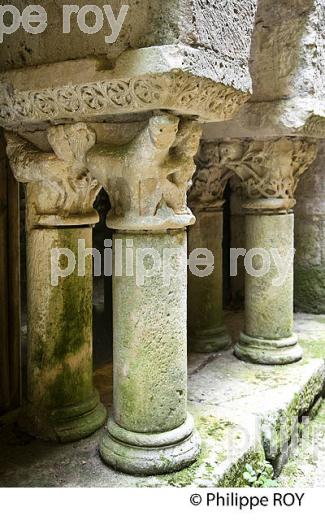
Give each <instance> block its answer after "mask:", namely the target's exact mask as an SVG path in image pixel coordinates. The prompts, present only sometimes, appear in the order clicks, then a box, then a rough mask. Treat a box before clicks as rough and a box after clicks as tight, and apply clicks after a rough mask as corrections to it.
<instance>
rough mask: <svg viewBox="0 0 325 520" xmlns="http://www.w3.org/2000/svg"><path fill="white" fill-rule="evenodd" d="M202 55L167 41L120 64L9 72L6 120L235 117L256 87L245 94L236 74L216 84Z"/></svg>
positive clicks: (1, 109) (0, 111) (2, 78)
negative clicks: (189, 61) (166, 113)
mask: <svg viewBox="0 0 325 520" xmlns="http://www.w3.org/2000/svg"><path fill="white" fill-rule="evenodd" d="M189 52H192V53H194V56H193V60H194V62H195V63H197V65H198V70H196V69H195V71H194V70H193V72H191V67H190V66H188V67H187V68H186V67H185V64H184V60H185V55H186V56H187V55H188V53H189ZM201 54H202V53H200V52H199V51H194V50H193V49H191V47H187V46H173V45H166V46H162V47H151V48H147V49H141V50H140V49H138V50H130V51H126V52H124V53H122V55H121V56H120V57H119V58H118V59H117V61H116V63H115V66H114V68H113V69H110V68H107V66H106V67H105V66H104V65H103V63H102V62H101V61H100V60H99V59H96V58H93V59H90V58H89V59H82V60H74V61H68V62H61V63H53V64H48V65H41V66H39V67H29V68H25V69H20V70H13V71H9V72H5V73H3V74H0V125H1V126H3V127H4V128H7V129H15V128H18V127H21V126H22V125H23V126H24V127H25V128H26V127H27V126H30V127H32V126H33V125H39V124H40V123H51V124H60V123H61V124H62V122H63V121H65V122H66V123H72V122H74V121H92V120H94V119H95V118H98V117H100V118H104V117H109V116H116V115H123V114H135V113H141V112H151V111H154V110H170V111H174V112H177V113H178V114H182V115H188V116H192V117H199V118H201V119H202V120H207V121H223V120H225V119H230V118H231V117H233V115H234V113H235V112H237V111H238V110H239V109H240V107H241V106H242V105H243V103H245V102H246V101H247V100H248V98H249V97H250V92H249V89H248V86H245V89H244V91H243V90H242V89H241V88H242V87H240V86H238V89H237V88H236V86H233V85H237V83H236V81H235V79H234V81H230V79H229V80H227V81H225V83H222V82H221V80H220V82H218V81H215V80H214V79H213V77H214V76H213V74H208V72H207V70H209V67H208V64H207V63H206V62H205V61H204V62H203V63H201V61H200V60H201V59H202V56H201ZM199 65H201V66H200V67H199ZM206 74H207V75H206ZM246 87H247V90H246Z"/></svg>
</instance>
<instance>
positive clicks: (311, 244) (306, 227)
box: [294, 141, 325, 314]
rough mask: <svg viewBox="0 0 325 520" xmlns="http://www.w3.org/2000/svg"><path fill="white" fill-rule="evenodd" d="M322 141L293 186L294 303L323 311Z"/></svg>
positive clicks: (324, 215) (324, 200)
mask: <svg viewBox="0 0 325 520" xmlns="http://www.w3.org/2000/svg"><path fill="white" fill-rule="evenodd" d="M324 170H325V142H324V141H322V142H321V143H320V144H319V147H318V155H317V159H316V161H315V163H314V164H312V166H311V167H310V168H309V170H308V172H307V173H306V175H305V176H304V178H303V179H302V181H301V183H300V184H299V186H298V189H297V206H296V210H295V214H296V230H295V246H296V257H295V286H294V296H295V307H296V309H297V311H302V312H307V313H315V314H325V171H324Z"/></svg>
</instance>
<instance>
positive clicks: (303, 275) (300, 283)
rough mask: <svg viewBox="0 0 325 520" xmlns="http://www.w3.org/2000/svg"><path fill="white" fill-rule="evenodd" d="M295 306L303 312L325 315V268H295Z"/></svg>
mask: <svg viewBox="0 0 325 520" xmlns="http://www.w3.org/2000/svg"><path fill="white" fill-rule="evenodd" d="M294 298H295V306H296V309H297V310H299V311H302V312H308V313H315V314H322V313H325V266H324V265H321V266H314V267H313V266H308V267H303V266H299V265H296V267H295V293H294Z"/></svg>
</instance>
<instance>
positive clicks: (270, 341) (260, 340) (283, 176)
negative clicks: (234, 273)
mask: <svg viewBox="0 0 325 520" xmlns="http://www.w3.org/2000/svg"><path fill="white" fill-rule="evenodd" d="M221 155H222V161H221V162H222V163H223V164H225V165H227V166H228V167H229V168H230V169H232V170H233V171H235V172H236V173H237V174H238V175H239V177H240V178H241V180H242V183H243V189H244V191H245V194H246V201H245V203H244V209H245V212H246V218H245V220H246V249H247V253H246V258H245V268H246V281H245V284H246V288H245V313H246V317H245V331H244V332H243V333H242V334H241V336H240V340H239V343H238V344H237V346H236V348H235V354H236V356H237V357H239V358H240V359H242V360H245V361H250V362H253V363H260V364H268V365H283V364H288V363H293V362H295V361H298V360H300V359H301V357H302V355H303V352H302V349H301V347H300V346H299V345H298V340H297V337H296V336H295V335H294V333H293V260H294V239H293V234H294V215H293V211H292V210H293V207H294V205H295V200H294V192H295V189H296V187H297V184H298V180H299V177H300V176H301V175H302V173H303V172H304V171H305V170H306V169H307V168H308V166H309V165H310V164H311V162H312V161H313V160H314V159H315V155H316V147H315V145H313V144H309V143H308V142H305V141H302V140H295V139H287V138H281V139H277V140H272V141H232V142H228V143H227V142H225V143H224V144H223V145H222V146H221ZM277 266H278V267H277Z"/></svg>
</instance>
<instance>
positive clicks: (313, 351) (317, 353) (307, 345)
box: [299, 334, 325, 359]
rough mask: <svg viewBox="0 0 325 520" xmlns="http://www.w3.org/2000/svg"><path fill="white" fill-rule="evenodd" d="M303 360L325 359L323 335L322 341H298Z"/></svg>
mask: <svg viewBox="0 0 325 520" xmlns="http://www.w3.org/2000/svg"><path fill="white" fill-rule="evenodd" d="M299 343H300V345H301V346H302V348H303V350H304V354H305V358H320V359H322V358H325V334H324V339H300V340H299Z"/></svg>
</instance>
